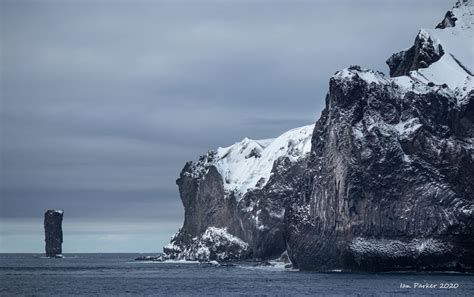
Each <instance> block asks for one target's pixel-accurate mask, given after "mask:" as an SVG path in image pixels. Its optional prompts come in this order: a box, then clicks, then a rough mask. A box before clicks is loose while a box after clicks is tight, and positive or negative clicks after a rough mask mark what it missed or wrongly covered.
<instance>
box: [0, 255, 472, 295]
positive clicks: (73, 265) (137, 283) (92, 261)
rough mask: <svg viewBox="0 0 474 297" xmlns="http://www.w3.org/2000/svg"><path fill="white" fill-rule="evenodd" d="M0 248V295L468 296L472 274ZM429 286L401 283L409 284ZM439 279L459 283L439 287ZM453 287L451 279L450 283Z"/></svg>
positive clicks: (442, 281) (470, 292)
mask: <svg viewBox="0 0 474 297" xmlns="http://www.w3.org/2000/svg"><path fill="white" fill-rule="evenodd" d="M65 256H66V258H64V259H47V258H43V257H42V255H40V254H0V295H1V296H70V295H78V296H136V295H138V296H150V295H158V296H206V295H207V296H209V295H212V296H299V295H310V296H405V295H412V296H474V275H466V274H437V273H430V274H427V273H383V274H362V273H337V272H335V273H310V272H299V271H290V270H285V269H284V268H283V267H282V266H277V267H253V266H252V265H251V264H241V265H238V266H233V267H217V266H214V265H206V264H183V263H159V262H135V261H133V259H134V258H136V257H138V256H139V255H138V254H74V255H73V254H68V255H65ZM415 282H416V283H420V284H426V283H428V284H433V285H437V288H435V289H428V288H426V289H422V288H416V289H415V288H400V284H401V283H403V284H406V285H409V286H412V287H413V285H414V283H415ZM441 283H448V284H449V283H451V284H457V285H458V288H456V289H454V288H452V289H448V288H439V286H440V284H441ZM453 286H455V285H453Z"/></svg>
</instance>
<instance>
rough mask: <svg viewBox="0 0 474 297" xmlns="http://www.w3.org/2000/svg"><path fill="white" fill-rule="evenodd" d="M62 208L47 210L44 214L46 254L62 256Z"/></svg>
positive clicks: (48, 255)
mask: <svg viewBox="0 0 474 297" xmlns="http://www.w3.org/2000/svg"><path fill="white" fill-rule="evenodd" d="M63 214H64V212H63V211H62V210H51V209H50V210H47V211H46V212H45V214H44V233H45V242H46V247H45V250H46V256H47V257H60V256H61V254H62V244H63V229H62V222H63Z"/></svg>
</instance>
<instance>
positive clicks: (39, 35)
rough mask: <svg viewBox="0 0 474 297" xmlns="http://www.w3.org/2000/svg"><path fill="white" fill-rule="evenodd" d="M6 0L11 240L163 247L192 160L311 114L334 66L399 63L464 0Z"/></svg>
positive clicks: (5, 232)
mask: <svg viewBox="0 0 474 297" xmlns="http://www.w3.org/2000/svg"><path fill="white" fill-rule="evenodd" d="M452 2H453V3H451V1H446V0H421V1H411V0H401V1H394V0H393V1H388V0H387V1H381V0H371V1H289V0H288V1H271V2H270V1H263V0H256V1H237V0H222V1H221V0H219V1H217V0H215V1H179V0H178V1H158V0H157V1H131V0H130V1H107V0H103V1H93V2H92V1H84V0H78V1H72V0H66V1H59V0H56V1H40V0H36V1H13V0H11V1H9V0H2V1H0V8H1V21H0V22H1V23H0V26H1V28H0V30H1V35H0V38H1V39H0V41H1V43H0V45H1V48H0V55H1V56H0V57H1V59H0V71H1V72H0V75H1V76H0V80H1V85H0V96H1V97H0V116H1V118H0V120H1V122H0V124H1V125H0V150H1V151H0V152H1V159H0V162H1V163H0V195H1V196H0V252H32V253H41V252H43V251H44V230H43V215H44V212H45V210H47V209H64V211H65V213H64V222H63V231H64V244H63V252H65V253H79V252H143V253H153V252H159V251H161V248H162V246H163V245H165V244H166V243H167V242H168V241H169V239H170V237H171V235H172V234H173V233H175V232H176V231H177V230H178V228H179V227H180V226H181V225H182V221H183V214H184V211H183V207H182V204H181V201H180V199H179V194H178V189H177V186H176V184H175V180H176V178H177V177H178V176H179V172H180V171H181V169H182V167H183V166H184V164H185V162H186V161H188V160H195V159H197V158H198V157H199V155H201V154H204V153H206V151H208V150H209V149H215V148H217V147H219V146H228V145H231V144H233V143H235V142H237V141H239V140H241V139H242V138H244V137H249V138H254V139H259V138H270V137H276V136H278V135H279V134H281V133H283V132H285V131H286V130H289V129H292V128H295V127H298V126H302V125H306V124H310V123H313V122H315V121H316V120H317V119H318V117H319V115H320V113H321V110H322V109H323V108H324V98H325V94H326V93H327V90H328V82H329V78H330V76H331V75H332V74H334V73H335V72H336V71H337V70H340V69H342V68H345V67H348V66H349V65H361V66H362V67H365V68H371V69H376V70H380V71H382V72H384V73H387V72H388V68H387V66H386V65H385V60H386V59H387V58H388V57H389V56H390V55H391V54H392V53H394V52H396V51H399V50H402V49H405V48H408V47H410V46H411V45H412V44H413V40H414V38H415V36H416V34H417V32H418V30H419V28H421V27H425V28H433V27H434V26H435V25H436V24H437V23H438V22H439V21H441V19H442V18H443V16H444V14H445V12H446V11H447V10H448V9H449V8H450V7H451V6H452V5H453V4H454V1H452Z"/></svg>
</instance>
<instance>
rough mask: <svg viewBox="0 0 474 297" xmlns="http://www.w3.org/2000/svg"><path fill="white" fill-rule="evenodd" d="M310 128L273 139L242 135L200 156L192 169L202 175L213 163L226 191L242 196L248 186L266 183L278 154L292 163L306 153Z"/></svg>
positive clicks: (310, 132) (254, 186) (310, 134)
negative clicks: (241, 138) (225, 145)
mask: <svg viewBox="0 0 474 297" xmlns="http://www.w3.org/2000/svg"><path fill="white" fill-rule="evenodd" d="M313 129H314V125H308V126H303V127H300V128H295V129H292V130H290V131H287V132H285V133H283V134H282V135H280V136H279V137H277V138H274V139H263V140H252V139H249V138H244V139H243V140H242V141H240V142H237V143H235V144H233V145H231V146H228V147H220V148H218V149H217V151H211V152H209V153H208V154H207V155H206V156H203V157H201V159H200V160H199V161H198V162H197V163H196V164H195V165H194V166H195V168H194V170H193V172H195V174H196V176H197V175H199V174H200V175H203V174H204V173H205V172H206V170H207V168H209V167H210V166H215V167H216V168H217V170H218V171H219V173H220V174H221V176H222V178H223V180H224V188H225V190H226V191H227V192H229V193H230V192H234V193H235V194H237V195H236V196H237V197H242V195H243V194H245V193H246V192H247V191H248V190H249V189H252V188H256V187H259V188H261V187H263V186H264V185H265V184H266V182H268V180H269V179H270V175H271V171H272V168H273V164H274V162H275V161H276V160H277V159H279V158H280V157H288V158H289V160H290V161H292V162H295V161H298V160H299V159H301V158H302V157H304V156H305V155H306V154H307V153H309V151H310V150H311V136H312V133H313Z"/></svg>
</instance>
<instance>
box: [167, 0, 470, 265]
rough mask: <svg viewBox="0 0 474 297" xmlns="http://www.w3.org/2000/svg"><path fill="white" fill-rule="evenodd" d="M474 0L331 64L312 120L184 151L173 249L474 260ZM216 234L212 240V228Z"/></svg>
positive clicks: (179, 254) (355, 259) (307, 259)
mask: <svg viewBox="0 0 474 297" xmlns="http://www.w3.org/2000/svg"><path fill="white" fill-rule="evenodd" d="M473 15H474V13H473V1H472V0H464V1H458V2H457V3H456V5H455V6H454V7H453V9H452V10H451V11H449V12H448V13H447V14H446V16H445V18H444V19H443V20H442V21H441V23H440V24H438V26H436V29H422V30H420V31H419V32H418V34H417V35H416V37H415V42H414V45H413V46H412V47H410V48H409V49H407V50H404V51H401V52H399V53H396V54H394V55H392V56H391V57H390V58H389V59H388V60H387V64H388V65H389V68H390V75H391V76H390V77H389V76H386V75H384V74H383V73H380V72H377V71H373V70H368V69H364V68H362V67H359V66H351V67H349V68H346V69H343V70H341V71H338V72H337V73H335V74H334V75H333V76H332V77H331V79H330V83H329V92H328V95H327V97H326V107H325V109H324V111H323V112H322V115H321V118H320V119H319V120H318V121H317V123H316V124H315V125H310V126H305V127H301V128H297V129H293V130H291V131H288V132H286V133H284V134H282V135H281V136H280V137H277V138H275V139H267V140H250V139H244V140H242V141H241V142H239V143H236V144H234V145H232V146H229V147H226V148H219V149H217V150H216V151H210V152H208V153H207V154H206V155H204V156H202V157H201V158H200V159H199V160H198V161H196V162H188V163H187V164H186V165H185V167H184V168H183V170H182V172H181V174H180V177H179V179H178V180H177V184H178V186H179V191H180V196H181V200H182V202H183V205H184V208H185V221H184V224H183V228H182V229H180V231H179V232H178V233H177V234H176V235H175V236H174V237H173V239H172V241H171V244H170V245H169V246H168V247H166V248H165V249H164V252H165V253H166V255H167V256H168V257H170V258H187V259H199V260H216V259H219V260H221V261H225V260H237V259H245V258H253V259H262V258H269V257H275V256H277V255H278V254H280V253H281V252H283V251H284V250H285V249H287V252H288V255H289V257H290V259H291V261H292V263H293V265H294V266H295V267H298V268H300V269H315V270H326V269H341V268H342V269H363V270H367V269H371V270H396V269H437V270H440V269H441V270H442V269H450V270H453V269H454V270H473V269H474V263H473V261H474V260H473V259H474V254H473V253H474V241H473V239H472V238H474V202H473V201H474V91H473V88H474V83H473V79H474V77H473V75H472V74H473V70H474V54H473V46H472V42H473ZM211 237H215V240H214V239H213V240H211V239H210V238H211Z"/></svg>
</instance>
